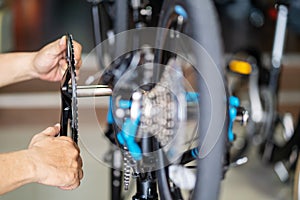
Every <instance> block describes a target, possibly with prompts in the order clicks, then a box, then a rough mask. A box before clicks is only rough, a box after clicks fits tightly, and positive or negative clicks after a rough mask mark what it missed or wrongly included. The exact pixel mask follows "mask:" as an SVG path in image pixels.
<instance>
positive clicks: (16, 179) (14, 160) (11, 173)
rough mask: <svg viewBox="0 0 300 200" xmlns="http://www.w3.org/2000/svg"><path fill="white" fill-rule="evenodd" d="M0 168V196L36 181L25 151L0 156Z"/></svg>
mask: <svg viewBox="0 0 300 200" xmlns="http://www.w3.org/2000/svg"><path fill="white" fill-rule="evenodd" d="M0 166H1V167H0V195H2V194H4V193H6V192H9V191H11V190H14V189H16V188H18V187H20V186H22V185H24V184H27V183H30V182H34V181H36V180H34V171H35V170H34V165H33V163H32V162H31V160H30V157H29V156H28V153H27V150H22V151H16V152H11V153H5V154H0Z"/></svg>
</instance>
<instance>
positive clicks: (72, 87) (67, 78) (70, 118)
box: [61, 34, 78, 143]
mask: <svg viewBox="0 0 300 200" xmlns="http://www.w3.org/2000/svg"><path fill="white" fill-rule="evenodd" d="M66 37H67V51H66V61H67V65H68V68H67V70H66V72H65V74H64V76H63V79H62V83H61V95H62V118H61V125H62V128H61V135H65V136H67V135H68V126H69V123H70V127H71V137H72V139H73V140H74V141H75V142H76V143H77V141H78V103H77V102H78V101H77V81H76V71H75V70H76V68H75V57H74V46H73V37H72V35H71V34H66Z"/></svg>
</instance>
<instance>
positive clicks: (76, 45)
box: [73, 41, 82, 69]
mask: <svg viewBox="0 0 300 200" xmlns="http://www.w3.org/2000/svg"><path fill="white" fill-rule="evenodd" d="M73 45H74V59H75V66H76V69H79V67H80V66H81V64H82V60H81V53H82V46H81V45H80V44H79V43H78V42H76V41H74V43H73Z"/></svg>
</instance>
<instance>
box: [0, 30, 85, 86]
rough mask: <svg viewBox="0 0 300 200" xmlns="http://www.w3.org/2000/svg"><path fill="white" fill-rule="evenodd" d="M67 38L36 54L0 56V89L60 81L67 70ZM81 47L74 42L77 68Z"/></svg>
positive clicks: (79, 63) (22, 53) (24, 53)
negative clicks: (29, 81) (28, 82)
mask: <svg viewBox="0 0 300 200" xmlns="http://www.w3.org/2000/svg"><path fill="white" fill-rule="evenodd" d="M66 48H67V45H66V37H65V36H63V37H62V38H60V39H58V40H56V41H54V42H52V43H50V44H48V45H46V46H45V47H43V48H42V49H41V50H39V51H36V52H19V53H6V54H0V87H2V86H5V85H9V84H12V83H16V82H20V81H25V80H30V79H34V78H39V79H42V80H47V81H60V80H61V78H62V76H63V73H64V71H65V70H66V61H65V51H66ZM81 49H82V47H81V45H80V44H79V43H77V42H76V41H74V53H75V61H76V65H77V67H79V66H80V65H81Z"/></svg>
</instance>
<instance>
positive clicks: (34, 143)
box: [28, 124, 83, 190]
mask: <svg viewBox="0 0 300 200" xmlns="http://www.w3.org/2000/svg"><path fill="white" fill-rule="evenodd" d="M59 130H60V125H59V124H58V125H55V126H54V127H49V128H47V129H45V130H44V131H42V132H41V133H39V134H36V135H35V136H34V137H33V138H32V140H31V142H30V144H29V147H28V156H29V157H30V158H31V160H32V162H33V166H34V174H35V181H36V182H38V183H41V184H45V185H50V186H57V187H59V188H61V189H63V190H72V189H75V188H77V187H78V186H79V185H80V180H81V179H82V177H83V171H82V160H81V157H80V155H79V153H80V151H79V148H78V146H77V145H76V144H75V143H74V142H73V141H72V139H71V138H69V137H65V136H61V137H55V136H56V135H58V133H59Z"/></svg>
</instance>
